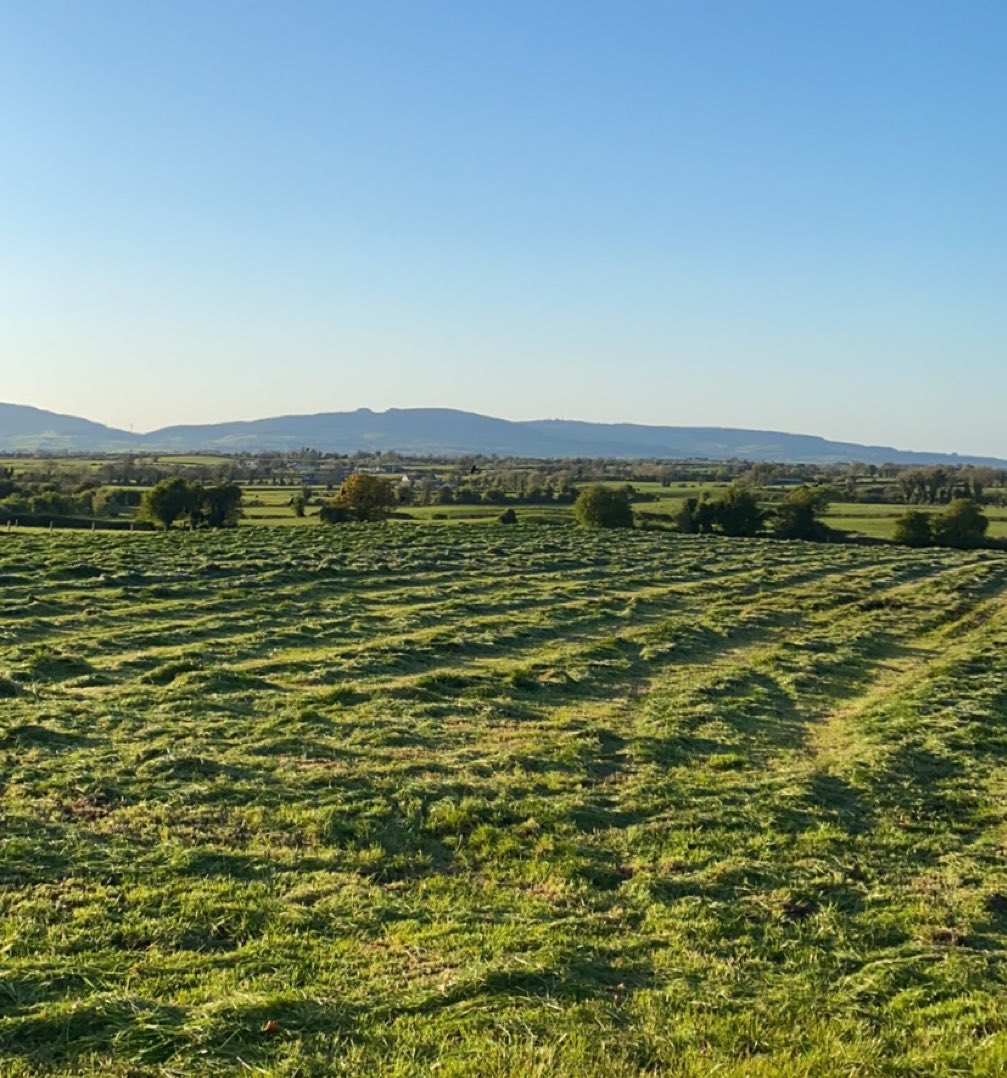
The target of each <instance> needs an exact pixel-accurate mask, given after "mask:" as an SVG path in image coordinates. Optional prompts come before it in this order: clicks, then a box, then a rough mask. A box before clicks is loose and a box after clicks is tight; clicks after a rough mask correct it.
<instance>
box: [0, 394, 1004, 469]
mask: <svg viewBox="0 0 1007 1078" xmlns="http://www.w3.org/2000/svg"><path fill="white" fill-rule="evenodd" d="M298 449H317V450H320V451H322V452H328V453H353V452H355V451H357V450H358V449H364V450H386V449H396V450H398V451H399V452H401V453H416V454H429V455H445V456H447V455H460V454H471V453H485V454H493V453H496V454H498V455H500V456H516V457H553V458H558V457H623V458H633V457H651V458H665V459H680V460H681V459H687V458H693V459H703V460H730V459H742V460H752V461H760V460H763V461H770V460H771V461H786V462H802V463H808V464H833V463H842V462H845V461H851V460H857V461H862V462H864V463H865V464H885V463H889V462H890V463H895V464H985V465H991V466H993V467H1007V460H1001V459H998V458H996V457H973V456H959V455H958V454H955V453H928V452H925V451H924V452H910V451H906V450H900V449H893V448H891V447H889V446H877V445H870V446H869V445H858V444H857V443H855V442H830V441H828V440H827V439H825V438H818V437H816V436H814V435H810V434H786V433H783V432H782V431H763V430H742V429H738V428H733V427H651V426H643V425H640V424H635V423H582V422H578V421H575V420H566V419H536V420H530V421H527V422H512V421H511V420H507V419H494V418H492V417H491V416H483V415H477V414H475V413H473V412H460V411H456V410H454V409H450V408H390V409H389V410H388V411H387V412H372V411H370V409H368V408H360V409H358V410H357V411H355V412H323V413H321V414H318V415H288V416H277V417H275V418H272V419H255V420H250V421H241V422H233V423H211V424H204V425H197V426H179V427H164V428H162V429H161V430H155V431H151V432H150V433H149V434H133V433H130V432H129V431H123V430H116V429H114V428H113V427H106V426H102V425H101V424H100V423H92V422H90V421H89V420H86V419H79V418H77V417H75V416H66V415H57V414H56V413H55V412H46V411H42V410H41V409H38V408H29V407H26V406H24V405H18V404H0V451H5V452H12V451H13V452H25V451H28V452H31V451H36V450H37V451H46V452H60V451H62V452H71V453H87V452H95V453H97V452H118V451H126V450H132V451H134V452H152V451H156V452H197V451H201V452H217V453H239V452H258V451H262V450H298Z"/></svg>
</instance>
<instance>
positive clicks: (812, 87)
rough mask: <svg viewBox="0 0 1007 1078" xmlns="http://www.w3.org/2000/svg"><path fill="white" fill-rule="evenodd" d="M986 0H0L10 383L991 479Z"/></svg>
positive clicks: (1005, 84) (140, 424)
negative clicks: (805, 437)
mask: <svg viewBox="0 0 1007 1078" xmlns="http://www.w3.org/2000/svg"><path fill="white" fill-rule="evenodd" d="M1005 55H1007V4H1004V3H1003V2H1002V0H996V2H982V0H969V2H963V3H954V2H952V0H941V2H928V0H911V2H909V0H907V2H900V3H896V2H885V0H834V2H828V0H820V2H817V0H816V2H808V0H800V2H793V3H778V2H773V0H766V2H763V3H753V2H751V0H743V2H742V0H739V2H728V0H713V2H710V0H696V2H690V3H675V2H666V3H643V2H640V3H615V2H611V3H604V4H603V3H589V2H585V0H578V2H576V3H574V2H569V3H567V2H557V0H549V2H545V3H543V2H541V0H539V2H534V3H532V2H523V0H508V2H506V3H492V4H483V3H472V2H470V0H466V2H461V0H459V2H457V3H443V2H437V0H433V2H431V0H424V2H422V3H417V2H415V0H408V2H395V3H392V2H383V0H367V2H366V3H359V2H355V3H337V2H334V0H333V2H325V3H313V2H303V0H302V2H293V3H286V2H280V0H276V2H273V3H261V2H249V0H240V2H238V0H200V2H198V3H195V2H182V0H170V2H169V0H159V2H154V0H144V2H142V3H138V2H135V0H129V2H115V3H113V2H107V0H92V2H90V3H82V2H79V0H74V2H66V3H59V2H50V0H0V155H2V156H0V162H2V168H0V206H2V218H0V221H2V230H0V400H6V401H13V402H17V403H25V404H35V405H38V406H41V407H47V408H52V409H55V410H59V411H68V412H72V413H75V414H82V415H86V416H88V417H89V418H94V419H99V420H101V421H104V422H108V423H112V424H115V425H119V426H128V425H133V426H134V427H135V429H137V430H142V429H149V428H151V427H154V426H158V425H162V424H166V423H171V422H182V421H190V422H199V421H206V420H211V419H235V418H252V417H257V416H263V415H269V414H277V413H281V412H309V411H323V410H330V409H333V410H335V409H352V408H357V407H361V406H368V407H372V408H375V409H383V408H386V407H392V406H397V407H409V406H414V405H417V406H418V405H446V406H452V407H459V408H467V409H472V410H476V411H481V412H485V413H490V414H494V415H501V416H505V417H509V418H532V417H553V416H560V417H566V418H580V419H597V420H612V421H615V420H630V421H637V422H646V423H675V424H677V423H685V424H720V425H728V426H749V427H761V428H776V429H786V430H794V431H802V432H809V433H817V434H824V435H826V436H831V437H840V438H849V439H855V440H860V441H869V442H881V443H885V444H894V445H898V446H900V447H906V448H926V449H934V450H938V449H940V450H959V451H962V452H973V453H991V454H997V455H1001V456H1007V407H1005V405H1007V125H1005V123H1004V109H1005V106H1007V64H1005V63H1004V57H1005Z"/></svg>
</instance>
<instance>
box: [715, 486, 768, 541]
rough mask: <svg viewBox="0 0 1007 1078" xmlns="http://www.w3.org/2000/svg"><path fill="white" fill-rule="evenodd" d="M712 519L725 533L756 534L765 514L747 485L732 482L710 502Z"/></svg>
mask: <svg viewBox="0 0 1007 1078" xmlns="http://www.w3.org/2000/svg"><path fill="white" fill-rule="evenodd" d="M711 505H712V510H713V519H714V522H715V523H716V524H717V526H718V527H719V528H720V530H721V531H722V532H723V533H724V534H725V535H731V536H753V535H758V533H759V530H760V529H761V528H762V522H763V520H765V518H766V514H765V513H764V512H763V511H762V510H761V509H760V508H759V503H758V501H757V500H756V497H755V495H754V494H753V493H752V491H751V490H749V489H748V487H745V486H742V484H740V483H732V484H731V485H730V486H729V487H728V488H727V489H726V490H725V491H724V492H723V494H721V495H720V497H719V498H716V499H714V501H713V502H712V503H711Z"/></svg>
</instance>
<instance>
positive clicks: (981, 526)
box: [933, 498, 989, 550]
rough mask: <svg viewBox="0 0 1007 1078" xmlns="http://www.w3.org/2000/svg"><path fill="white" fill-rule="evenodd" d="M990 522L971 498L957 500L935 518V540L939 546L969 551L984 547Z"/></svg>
mask: <svg viewBox="0 0 1007 1078" xmlns="http://www.w3.org/2000/svg"><path fill="white" fill-rule="evenodd" d="M988 527H989V520H988V519H987V517H986V516H985V514H984V513H983V512H982V510H981V509H980V508H979V506H978V505H976V503H975V502H974V501H972V499H971V498H955V500H954V501H953V502H952V503H951V504H950V505H949V506H948V507H947V509H945V510H944V512H943V513H940V514H938V515H937V517H935V518H934V522H933V528H934V540H935V541H936V542H937V544H938V545H939V546H951V547H957V548H958V549H960V550H967V549H970V548H971V547H977V546H982V545H983V542H984V541H985V539H986V529H987V528H988Z"/></svg>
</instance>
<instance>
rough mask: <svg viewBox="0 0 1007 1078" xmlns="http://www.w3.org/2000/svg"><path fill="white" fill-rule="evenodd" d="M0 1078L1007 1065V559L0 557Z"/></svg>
mask: <svg viewBox="0 0 1007 1078" xmlns="http://www.w3.org/2000/svg"><path fill="white" fill-rule="evenodd" d="M0 598H2V600H3V601H2V603H0V762H2V772H0V775H2V779H3V786H2V789H3V799H2V802H0V809H2V814H3V818H2V828H0V912H2V919H0V948H2V953H3V963H2V965H0V1074H3V1075H4V1076H5V1078H6V1076H10V1078H28V1076H31V1078H41V1076H46V1078H50V1076H52V1078H70V1076H75V1078H85V1076H87V1078H97V1076H99V1075H100V1076H102V1078H105V1076H109V1078H147V1076H149V1078H155V1076H157V1078H161V1076H179V1078H181V1076H185V1078H189V1076H196V1078H202V1076H206V1078H209V1076H221V1075H228V1076H230V1075H255V1074H261V1075H270V1076H278V1078H295V1076H296V1078H306V1076H318V1078H323V1076H326V1078H327V1076H330V1075H346V1076H351V1075H352V1076H357V1075H376V1076H383V1075H387V1076H396V1078H402V1076H416V1078H420V1076H427V1075H449V1076H455V1078H461V1076H469V1075H480V1076H486V1078H526V1076H538V1078H553V1076H557V1078H573V1076H578V1078H579V1076H582V1075H592V1076H593V1075H598V1076H602V1075H605V1076H608V1075H613V1076H617V1078H619V1076H622V1078H628V1076H630V1075H655V1076H656V1075H690V1076H691V1075H695V1076H697V1078H698V1076H706V1075H728V1076H732V1078H742V1076H746V1078H747V1076H757V1078H758V1076H764V1078H768V1076H777V1075H782V1076H791V1078H798V1076H801V1078H809V1076H820V1075H821V1076H832V1075H835V1076H840V1075H842V1076H853V1075H856V1076H860V1075H867V1076H871V1075H905V1076H910V1075H912V1076H917V1075H934V1076H936V1075H952V1074H960V1075H965V1074H969V1075H973V1074H979V1075H990V1076H992V1075H1000V1074H1003V1073H1004V1071H1005V1069H1007V1006H1005V1002H1004V1001H1005V1000H1007V957H1005V956H1007V860H1005V856H1004V852H1005V844H1007V767H1005V760H1007V756H1005V754H1007V691H1005V685H1007V557H1005V556H1004V555H1003V554H1000V553H996V552H988V551H978V552H971V553H957V552H951V551H939V550H926V551H911V550H907V549H899V548H895V547H869V548H868V547H844V546H828V545H815V544H805V543H781V542H770V541H760V540H747V541H730V540H721V539H716V538H710V537H686V536H677V535H673V534H670V533H665V532H655V531H649V532H648V531H633V532H622V533H592V532H585V531H581V530H577V529H573V528H535V527H525V526H521V525H518V526H517V527H509V528H508V527H501V526H495V525H492V524H486V525H484V526H482V527H479V528H446V529H445V528H438V527H434V526H430V527H409V526H408V525H407V524H403V523H400V522H390V523H388V524H385V525H371V526H356V525H347V526H341V527H336V528H322V527H315V528H293V529H282V528H267V527H262V528H242V529H238V530H235V531H231V532H217V533H212V532H196V533H187V532H182V531H178V532H170V533H167V534H164V533H143V534H141V533H135V534H129V533H126V534H119V533H115V534H113V533H70V532H65V533H60V532H54V533H48V532H39V531H36V532H30V531H28V530H12V531H11V532H6V531H5V532H2V533H0Z"/></svg>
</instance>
